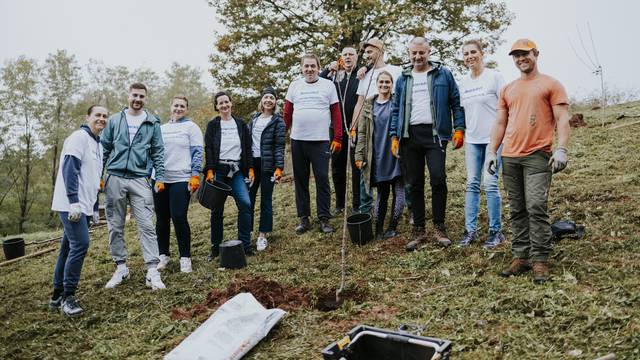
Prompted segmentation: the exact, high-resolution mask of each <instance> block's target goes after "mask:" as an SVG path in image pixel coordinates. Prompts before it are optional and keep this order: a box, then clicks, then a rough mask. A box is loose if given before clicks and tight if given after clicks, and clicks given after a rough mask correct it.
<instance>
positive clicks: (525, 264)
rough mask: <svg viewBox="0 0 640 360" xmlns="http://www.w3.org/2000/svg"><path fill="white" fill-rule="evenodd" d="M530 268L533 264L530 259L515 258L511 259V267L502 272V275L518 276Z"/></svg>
mask: <svg viewBox="0 0 640 360" xmlns="http://www.w3.org/2000/svg"><path fill="white" fill-rule="evenodd" d="M529 270H531V265H530V264H529V260H526V259H513V260H511V264H510V265H509V267H508V268H506V269H504V270H502V271H501V272H500V276H502V277H509V276H518V275H522V274H524V273H526V272H527V271H529Z"/></svg>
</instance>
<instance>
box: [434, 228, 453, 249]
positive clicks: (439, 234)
mask: <svg viewBox="0 0 640 360" xmlns="http://www.w3.org/2000/svg"><path fill="white" fill-rule="evenodd" d="M433 238H434V239H435V240H436V242H437V243H438V245H440V246H442V247H448V246H450V245H451V239H449V235H447V229H446V228H445V227H444V224H442V225H436V226H435V227H434V229H433Z"/></svg>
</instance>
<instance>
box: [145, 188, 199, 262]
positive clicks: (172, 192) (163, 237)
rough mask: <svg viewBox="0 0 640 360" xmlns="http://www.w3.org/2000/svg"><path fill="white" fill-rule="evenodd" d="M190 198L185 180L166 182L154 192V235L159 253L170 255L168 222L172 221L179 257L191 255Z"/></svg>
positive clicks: (169, 228)
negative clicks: (162, 187)
mask: <svg viewBox="0 0 640 360" xmlns="http://www.w3.org/2000/svg"><path fill="white" fill-rule="evenodd" d="M190 199H191V193H190V192H189V187H188V182H186V181H181V182H175V183H166V184H165V190H164V191H163V192H161V193H155V192H154V194H153V203H154V205H155V206H154V208H155V212H156V235H157V236H158V250H159V251H160V255H167V256H169V255H170V250H169V248H170V246H169V235H170V231H171V227H170V226H169V223H170V222H173V228H174V230H175V232H176V239H177V240H178V252H179V253H180V257H191V228H190V227H189V221H188V219H187V212H188V210H189V200H190Z"/></svg>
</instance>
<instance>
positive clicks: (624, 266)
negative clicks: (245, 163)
mask: <svg viewBox="0 0 640 360" xmlns="http://www.w3.org/2000/svg"><path fill="white" fill-rule="evenodd" d="M609 111H610V112H609V113H610V114H611V115H610V116H609V117H610V120H613V118H614V117H615V115H617V113H619V112H621V111H626V112H628V113H639V112H640V103H630V104H625V105H621V106H619V107H618V108H615V109H610V110H609ZM599 116H600V113H599V112H598V111H586V112H585V118H586V120H587V122H589V123H590V124H594V125H595V124H597V123H599V121H600V120H599ZM632 120H633V119H630V120H625V121H632ZM606 129H607V127H604V128H603V127H600V126H593V127H589V128H581V129H574V131H573V134H572V141H571V146H570V151H569V154H570V164H569V167H568V168H567V169H566V170H565V171H564V172H562V173H560V174H558V175H557V176H554V178H553V184H552V191H551V196H550V212H551V218H552V220H556V219H561V218H562V219H573V220H574V221H576V222H578V223H584V224H585V225H586V227H587V233H586V236H585V237H584V238H583V239H581V240H568V239H567V240H563V241H562V242H560V243H559V244H558V245H557V246H556V248H555V250H554V252H553V258H552V262H551V264H552V276H553V280H552V281H550V282H549V283H547V284H544V285H535V284H533V283H532V281H531V277H530V276H523V277H518V278H510V279H502V278H500V277H498V276H497V275H496V273H497V272H498V271H499V270H500V269H501V268H502V267H504V266H505V265H506V264H508V262H509V260H510V251H509V246H508V245H507V246H504V247H502V248H499V249H498V250H496V251H483V250H481V249H480V248H479V247H478V246H474V247H471V248H469V249H457V248H455V247H451V248H449V249H444V250H443V249H439V248H436V247H428V248H426V249H424V250H422V251H419V252H416V253H406V252H405V251H404V249H403V246H404V243H405V240H404V239H394V240H391V241H386V242H384V241H380V242H375V243H373V244H370V245H367V246H364V247H354V246H350V247H349V252H348V260H347V262H348V277H347V281H348V286H349V287H350V288H355V287H357V288H358V289H360V290H362V292H363V293H365V294H366V298H365V299H364V301H359V302H353V301H347V302H345V303H344V304H343V305H342V306H341V307H340V308H339V309H338V310H336V311H332V312H323V311H319V310H315V309H314V308H313V307H304V308H299V309H297V310H295V311H291V312H290V313H289V314H288V315H287V316H286V317H285V318H284V319H283V320H282V322H281V323H280V325H278V326H277V327H276V328H274V329H273V330H272V332H271V333H270V334H269V336H268V337H267V338H266V339H265V340H263V341H262V342H261V343H260V344H259V345H258V346H257V347H256V348H255V349H254V350H253V351H252V352H251V353H250V354H249V355H248V356H247V358H250V359H319V358H321V355H320V351H321V349H322V348H323V347H324V346H326V345H328V344H329V343H330V342H332V341H334V340H336V339H338V338H341V337H342V336H343V335H344V333H345V332H347V331H348V330H349V329H351V328H352V327H353V326H355V325H357V324H362V323H364V324H369V325H374V326H378V327H383V328H389V329H395V328H397V327H398V326H399V325H401V324H416V325H424V326H425V327H426V330H425V331H424V334H425V335H428V336H433V337H439V338H444V339H449V340H451V341H452V342H453V344H454V348H453V349H454V352H453V354H454V356H453V357H454V358H455V359H540V358H546V359H563V358H574V357H575V356H576V355H577V358H583V359H593V358H596V357H597V356H602V355H604V354H607V353H610V352H614V353H616V354H617V356H618V358H619V359H637V358H640V352H639V351H640V350H638V349H640V277H639V276H638V274H640V236H639V235H638V224H640V207H639V206H638V204H639V201H640V156H639V155H638V154H639V152H640V145H639V144H640V142H639V141H638V136H637V133H638V131H640V125H631V126H628V127H625V128H621V129H618V130H611V131H609V130H606ZM447 164H448V165H447V169H448V175H449V177H448V184H449V206H448V213H447V226H448V228H449V232H450V235H451V236H452V238H453V239H454V240H457V239H459V237H460V236H461V234H462V231H463V223H464V210H463V209H464V208H463V205H464V188H465V176H464V159H463V152H462V151H456V152H453V151H449V158H448V160H447ZM274 197H275V204H274V218H275V219H274V220H275V226H276V227H275V229H276V230H275V232H274V234H273V240H272V241H271V242H270V247H269V249H268V251H266V252H265V253H262V254H259V255H258V256H256V257H252V258H250V259H249V266H248V267H247V268H245V269H242V270H237V271H220V270H218V269H217V268H216V266H214V265H213V264H210V263H207V262H206V256H207V252H208V248H209V246H208V242H209V221H208V213H207V212H206V211H205V209H203V208H202V207H200V206H199V205H198V204H194V205H193V206H192V208H191V210H190V220H191V226H192V233H193V247H192V248H193V267H194V272H193V273H191V274H182V273H180V272H179V270H178V264H177V261H176V257H175V255H174V258H173V259H174V261H173V262H172V263H171V265H170V266H169V269H168V270H167V271H164V272H163V278H164V281H165V283H166V284H167V286H168V290H166V291H163V292H151V291H150V290H148V289H146V288H145V287H144V269H143V264H142V256H141V252H140V248H139V245H138V243H137V240H136V236H135V224H134V223H133V222H131V223H129V224H128V225H127V241H128V248H129V251H130V255H131V256H130V262H129V267H130V270H131V271H132V278H131V279H130V280H129V281H128V282H126V283H124V284H123V285H122V286H120V287H118V288H117V289H115V290H106V289H104V288H103V286H104V284H105V283H106V281H107V280H108V279H109V278H110V276H111V273H112V271H113V269H114V266H113V263H112V262H111V259H110V256H109V252H108V240H107V234H106V229H100V230H98V231H97V232H96V233H94V234H93V235H92V239H91V241H92V244H91V247H90V250H89V254H88V256H87V259H86V261H85V265H84V269H83V273H82V279H81V282H80V290H79V293H78V296H79V299H80V301H81V303H82V304H83V305H84V307H85V308H86V310H87V312H86V314H85V316H83V317H82V318H79V319H74V320H71V319H66V318H63V317H61V316H60V314H57V313H49V312H48V311H47V309H46V303H47V300H48V298H49V296H50V292H51V277H52V270H53V266H54V262H55V259H56V256H57V254H56V253H55V252H54V253H49V254H46V255H43V256H41V257H37V258H34V259H28V260H24V261H21V262H19V263H17V264H13V265H10V266H6V267H0V303H1V304H2V306H1V307H0V322H1V323H2V326H1V328H2V331H0V349H2V352H1V354H2V355H1V356H2V357H5V358H20V359H34V358H39V359H60V358H83V359H84V358H112V359H122V358H134V359H149V358H160V357H161V356H162V355H163V354H165V353H167V352H168V351H170V350H171V349H172V348H173V347H175V346H176V345H177V344H178V343H179V342H180V341H181V340H182V339H184V338H185V337H186V336H188V335H189V333H190V332H192V331H193V330H194V329H195V328H196V327H198V325H199V324H200V323H201V322H202V319H192V320H180V321H173V320H171V319H170V314H171V310H172V309H173V308H174V307H184V308H188V307H191V306H193V305H194V304H197V303H201V302H203V301H204V300H205V297H206V295H207V293H208V292H209V290H211V289H212V288H220V289H226V288H227V286H228V285H229V283H230V282H232V281H234V280H235V279H236V278H238V279H246V278H252V277H256V276H261V277H264V278H266V279H270V280H275V281H278V282H279V283H281V284H283V285H287V286H295V287H303V288H306V289H310V291H311V289H329V288H335V287H337V285H338V282H339V276H340V266H339V263H340V235H341V232H337V233H336V234H334V235H332V236H329V237H325V236H322V235H320V234H319V233H317V232H311V233H308V234H306V235H304V236H296V235H294V234H293V227H294V226H295V225H296V222H297V218H296V216H295V205H294V195H293V184H291V183H290V184H281V185H279V186H277V189H276V191H275V194H274ZM427 201H428V200H427ZM227 206H228V207H229V209H228V210H227V214H226V216H225V238H227V239H230V238H233V237H235V236H236V231H235V213H236V212H235V209H234V208H235V206H234V205H233V202H232V201H229V202H228V203H227ZM483 206H484V205H483ZM428 207H429V206H428ZM507 215H508V207H505V215H504V217H505V226H506V227H507V229H508V221H507V220H506V219H507ZM486 222H487V218H486V211H485V210H484V208H483V210H482V211H481V214H480V224H482V226H483V231H486ZM332 223H333V224H334V225H335V226H341V223H342V222H341V220H338V219H334V220H332ZM401 230H402V231H403V234H407V233H408V230H409V227H408V225H407V224H406V223H405V222H403V223H402V226H401ZM49 235H50V234H46V235H44V234H43V235H42V237H41V238H47V237H48V236H49ZM31 239H33V240H35V238H34V237H33V236H32V237H31ZM172 242H173V243H172V251H173V253H174V254H175V253H177V246H176V245H175V240H172ZM27 250H28V251H35V250H37V249H32V247H29V248H28V249H27ZM574 350H579V351H574Z"/></svg>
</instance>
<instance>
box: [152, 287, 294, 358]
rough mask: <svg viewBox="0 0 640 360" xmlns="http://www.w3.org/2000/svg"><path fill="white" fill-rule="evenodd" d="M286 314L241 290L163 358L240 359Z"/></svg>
mask: <svg viewBox="0 0 640 360" xmlns="http://www.w3.org/2000/svg"><path fill="white" fill-rule="evenodd" d="M286 313H287V312H286V311H284V310H281V309H277V308H276V309H269V310H267V309H266V308H265V307H264V306H262V305H261V304H260V303H259V302H258V301H257V300H256V298H254V297H253V295H251V294H250V293H240V294H238V295H236V296H234V297H233V298H231V299H229V300H228V301H227V302H225V303H224V304H222V306H220V308H218V310H216V311H215V312H214V313H213V314H212V315H211V317H209V319H207V321H205V322H204V323H203V324H202V325H200V326H199V327H198V328H197V329H196V330H195V331H194V332H193V333H191V335H189V336H188V337H187V338H186V339H184V340H183V341H182V342H181V343H180V344H178V346H176V348H175V349H173V350H171V352H169V353H168V354H167V355H166V356H165V357H164V358H165V360H179V359H180V360H182V359H185V360H186V359H189V360H191V359H202V360H204V359H207V360H235V359H240V358H242V357H243V356H244V355H245V354H246V353H248V352H249V350H251V349H252V348H253V347H254V346H256V344H258V342H260V340H262V339H263V338H264V337H265V336H267V334H268V333H269V331H270V330H271V328H273V327H274V326H275V325H276V324H277V323H278V322H279V321H280V319H282V317H283V316H284V315H285V314H286Z"/></svg>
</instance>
